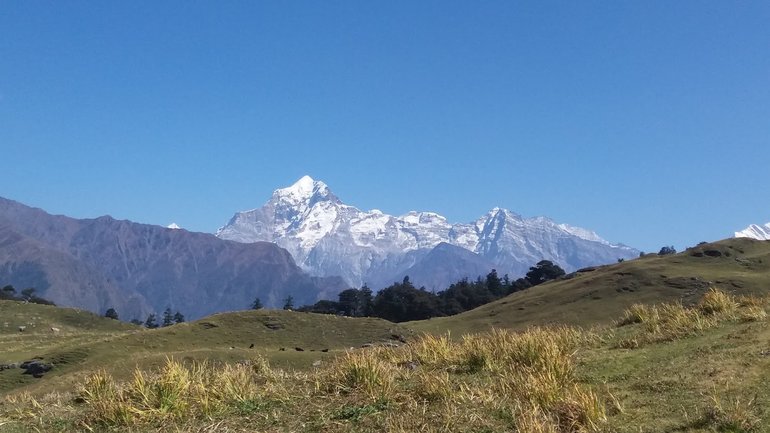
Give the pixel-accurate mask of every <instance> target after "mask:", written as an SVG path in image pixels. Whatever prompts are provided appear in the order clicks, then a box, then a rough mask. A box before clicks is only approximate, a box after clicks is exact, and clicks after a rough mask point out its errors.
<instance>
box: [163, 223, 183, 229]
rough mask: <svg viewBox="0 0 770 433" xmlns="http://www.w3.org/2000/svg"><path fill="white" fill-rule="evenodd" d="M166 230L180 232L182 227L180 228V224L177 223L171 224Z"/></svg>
mask: <svg viewBox="0 0 770 433" xmlns="http://www.w3.org/2000/svg"><path fill="white" fill-rule="evenodd" d="M166 228H167V229H172V230H179V229H181V228H182V227H179V224H177V223H171V224H169V225H167V226H166Z"/></svg>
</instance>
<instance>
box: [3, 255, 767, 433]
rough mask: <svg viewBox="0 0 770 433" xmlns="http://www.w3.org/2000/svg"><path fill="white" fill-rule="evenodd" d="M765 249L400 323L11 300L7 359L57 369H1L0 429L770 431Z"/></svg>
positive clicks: (665, 263) (570, 284) (661, 265)
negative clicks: (123, 313)
mask: <svg viewBox="0 0 770 433" xmlns="http://www.w3.org/2000/svg"><path fill="white" fill-rule="evenodd" d="M706 251H708V254H703V253H704V252H706ZM713 251H719V255H717V253H714V252H713ZM728 254H729V255H728ZM768 263H770V243H767V242H766V243H762V242H755V241H754V242H745V241H744V240H730V241H724V242H720V243H715V244H706V245H701V246H699V247H697V248H694V249H691V250H688V251H686V252H683V253H681V254H678V255H675V256H669V257H645V258H642V259H639V260H634V261H629V262H625V263H619V264H617V265H611V266H606V267H601V268H598V269H594V270H590V271H585V272H579V273H577V274H576V275H573V276H572V277H571V278H569V279H565V280H561V281H556V282H552V283H548V284H544V285H542V286H538V287H535V288H533V289H531V290H530V291H525V292H519V293H514V294H513V295H511V296H509V297H507V298H505V299H502V300H500V301H497V302H495V303H493V304H494V305H487V306H483V307H481V308H479V309H477V310H473V311H471V312H468V313H464V314H462V315H458V316H455V317H449V318H441V319H432V320H429V321H424V322H414V323H407V324H401V325H398V324H393V323H390V322H387V321H383V320H379V319H360V318H345V317H337V316H324V315H317V314H309V313H296V312H290V311H272V310H261V311H244V312H234V313H225V314H218V315H214V316H211V317H207V318H205V319H202V320H199V321H196V322H191V323H183V324H178V325H174V326H171V327H168V328H161V329H156V330H144V329H141V328H137V327H134V326H131V325H125V324H121V323H119V322H115V321H111V320H108V319H104V318H100V317H97V316H94V315H90V314H88V313H84V312H78V311H77V310H69V309H60V308H54V307H47V306H36V305H31V304H19V303H8V304H6V303H0V311H1V312H3V314H4V315H3V317H5V318H7V317H10V316H9V315H13V320H12V322H14V324H13V325H11V324H9V326H8V327H7V328H4V330H3V331H2V332H0V344H2V346H0V347H2V348H3V350H2V352H0V353H1V354H0V363H5V362H9V361H21V360H23V359H27V358H32V357H38V358H41V359H43V360H45V361H49V362H52V363H53V364H54V365H55V367H54V369H53V370H51V371H50V372H49V373H47V374H46V375H45V376H44V377H43V378H40V379H35V378H32V377H30V376H28V375H22V374H21V370H20V369H14V370H4V371H0V432H9V433H21V432H41V431H42V432H69V431H93V432H169V431H171V432H384V431H388V432H559V433H562V432H628V433H632V432H633V433H638V432H734V433H738V432H765V431H770V414H768V413H767V409H766V408H768V407H770V343H769V342H770V328H769V327H768V318H767V313H768V310H769V309H770V298H769V297H768V293H767V290H766V287H768V286H767V285H766V282H767V283H770V281H768V280H770V275H768V271H769V270H768V268H767V265H768ZM613 284H614V285H613ZM570 290H571V292H570ZM548 293H550V294H551V296H547V294H548ZM522 306H523V307H524V309H523V310H522V309H520V307H522ZM602 306H603V307H602ZM573 309H574V310H577V311H578V312H581V313H582V314H583V315H582V316H580V315H579V314H576V313H573V312H571V311H572V310H573ZM524 312H526V313H524ZM522 315H523V317H522ZM463 316H464V317H463ZM22 319H24V320H27V322H26V323H32V322H34V325H35V326H33V327H32V329H31V330H30V331H29V332H28V331H27V330H25V332H23V333H19V332H18V331H17V330H16V329H14V328H13V327H12V326H15V322H17V321H20V320H22ZM439 324H441V325H440V326H439ZM30 326H31V325H30ZM51 326H56V327H57V328H60V331H59V332H56V333H53V332H52V331H51V330H50V327H51ZM28 329H30V328H28ZM402 340H405V341H406V343H402ZM367 343H369V344H367ZM252 345H253V347H252ZM362 346H367V347H362ZM297 348H301V349H303V350H302V351H298V350H296V349H297ZM281 349H283V350H281Z"/></svg>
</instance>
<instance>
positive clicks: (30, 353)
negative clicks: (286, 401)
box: [0, 301, 411, 395]
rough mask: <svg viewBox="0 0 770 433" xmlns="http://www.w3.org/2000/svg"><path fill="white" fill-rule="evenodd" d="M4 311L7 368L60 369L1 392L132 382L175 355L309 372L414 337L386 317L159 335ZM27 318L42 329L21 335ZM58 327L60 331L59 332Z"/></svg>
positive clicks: (249, 322)
mask: <svg viewBox="0 0 770 433" xmlns="http://www.w3.org/2000/svg"><path fill="white" fill-rule="evenodd" d="M0 312H2V313H3V315H2V316H0V317H3V318H10V320H9V319H3V320H6V321H9V322H10V323H13V324H14V327H13V329H12V331H11V324H10V323H9V327H8V328H6V329H7V331H6V332H4V333H3V334H0V345H1V346H0V347H3V351H2V352H0V363H10V362H22V361H25V360H28V359H32V358H40V359H42V360H43V361H45V362H51V363H53V364H54V365H55V368H54V369H53V370H52V371H51V372H50V373H47V374H46V375H45V376H44V378H42V379H34V378H32V377H31V376H29V375H24V374H22V370H20V369H12V370H5V371H0V395H2V393H3V392H10V391H15V390H19V389H23V390H27V391H30V392H37V391H38V390H43V389H45V390H50V389H70V388H71V387H72V386H73V385H74V384H75V383H76V382H77V381H79V380H82V379H83V377H84V375H86V374H87V373H88V372H91V371H94V370H95V369H99V368H103V367H109V368H110V369H111V370H113V371H115V372H117V373H116V375H117V376H118V377H119V378H127V377H128V376H129V375H130V374H131V372H132V371H133V369H134V367H136V366H139V367H141V368H152V367H158V366H160V365H162V364H163V363H164V362H165V360H166V357H168V356H172V357H174V358H177V359H180V360H186V361H194V360H195V361H204V360H208V361H221V362H230V363H234V362H237V361H240V360H244V359H250V358H251V357H254V356H257V355H259V356H262V357H264V358H266V359H268V360H270V362H271V363H273V364H274V365H276V366H279V367H285V368H296V369H309V368H312V366H313V363H316V362H317V361H322V362H324V361H326V360H328V359H330V358H331V357H333V356H335V354H337V353H340V352H341V351H344V350H346V349H349V348H351V347H359V346H361V345H363V344H365V343H377V342H387V341H392V340H391V337H392V336H393V335H394V334H396V335H402V336H406V337H409V336H410V335H411V331H409V330H407V329H405V328H403V327H400V326H398V325H396V324H393V323H390V322H387V321H385V320H381V319H375V318H361V319H353V318H347V317H339V316H331V315H321V314H309V313H297V312H291V311H283V310H258V311H253V310H250V311H240V312H232V313H223V314H216V315H213V316H210V317H207V318H204V319H202V320H199V321H195V322H188V323H181V324H178V325H174V326H171V327H167V328H159V329H155V330H147V329H144V328H139V327H136V326H133V325H129V324H125V323H121V322H117V321H114V320H110V319H106V318H103V317H99V316H96V315H93V314H91V313H87V312H84V311H80V310H74V309H62V308H56V307H50V306H39V305H34V304H23V303H18V302H7V301H2V302H0ZM22 321H24V323H32V324H34V325H35V326H28V328H27V329H26V330H25V331H24V332H19V331H18V327H17V325H15V323H16V322H22ZM52 326H53V327H58V328H60V331H59V332H58V333H54V332H52V331H51V330H50V328H51V327H52ZM252 344H253V345H254V347H253V348H250V346H251V345H252ZM296 348H301V349H303V351H301V352H300V351H296V350H295V349H296ZM281 349H284V350H281ZM324 350H327V351H326V352H324Z"/></svg>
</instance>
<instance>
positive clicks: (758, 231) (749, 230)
mask: <svg viewBox="0 0 770 433" xmlns="http://www.w3.org/2000/svg"><path fill="white" fill-rule="evenodd" d="M735 237H736V238H752V239H757V240H760V241H767V240H770V223H767V224H764V225H758V224H752V225H750V226H748V227H746V228H745V229H743V230H741V231H739V232H735Z"/></svg>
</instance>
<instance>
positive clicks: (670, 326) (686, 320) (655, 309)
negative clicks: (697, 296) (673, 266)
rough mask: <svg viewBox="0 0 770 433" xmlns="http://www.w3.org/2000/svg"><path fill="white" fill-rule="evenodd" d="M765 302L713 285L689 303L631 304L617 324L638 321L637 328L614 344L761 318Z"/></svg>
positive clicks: (639, 342) (661, 338)
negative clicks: (689, 304)
mask: <svg viewBox="0 0 770 433" xmlns="http://www.w3.org/2000/svg"><path fill="white" fill-rule="evenodd" d="M765 305H767V300H766V299H763V298H758V297H749V296H743V297H735V296H733V295H730V294H728V293H725V292H723V291H721V290H719V289H716V288H711V289H709V290H708V292H706V294H704V296H703V298H702V299H701V300H700V302H698V303H697V304H696V305H694V306H692V307H686V306H684V305H682V304H681V303H678V302H677V303H669V304H660V305H643V304H635V305H632V306H631V307H630V308H629V309H627V310H626V311H625V312H624V314H623V317H622V318H621V319H620V320H619V321H618V322H617V326H619V327H622V326H627V325H634V324H639V325H640V328H639V329H640V332H637V333H635V334H633V335H631V336H629V337H627V338H624V339H621V340H620V341H619V342H618V346H620V347H623V348H636V347H639V346H641V345H643V344H645V343H650V342H658V341H669V340H674V339H677V338H682V337H686V336H688V335H694V334H698V333H701V332H703V331H704V330H706V329H709V328H712V327H714V326H717V325H718V324H720V323H722V322H725V321H731V320H736V319H740V320H742V321H761V320H765V318H766V317H767V312H766V310H765Z"/></svg>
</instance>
